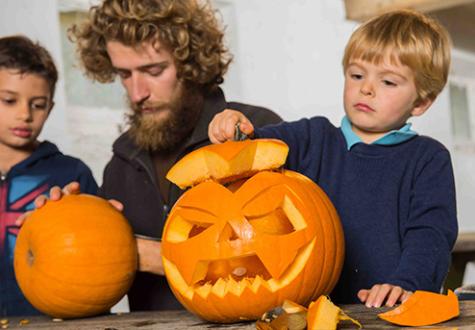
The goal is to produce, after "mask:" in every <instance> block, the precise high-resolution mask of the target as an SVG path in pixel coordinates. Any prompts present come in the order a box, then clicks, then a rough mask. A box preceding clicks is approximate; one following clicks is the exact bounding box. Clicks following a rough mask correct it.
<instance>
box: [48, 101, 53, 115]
mask: <svg viewBox="0 0 475 330" xmlns="http://www.w3.org/2000/svg"><path fill="white" fill-rule="evenodd" d="M53 107H54V102H53V101H51V103H50V105H49V109H48V115H49V114H50V113H51V110H53Z"/></svg>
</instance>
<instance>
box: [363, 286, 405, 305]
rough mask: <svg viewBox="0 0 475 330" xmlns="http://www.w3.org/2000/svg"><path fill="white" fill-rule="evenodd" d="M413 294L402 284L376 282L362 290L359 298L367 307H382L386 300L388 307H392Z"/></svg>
mask: <svg viewBox="0 0 475 330" xmlns="http://www.w3.org/2000/svg"><path fill="white" fill-rule="evenodd" d="M411 294H412V292H411V291H406V290H404V289H403V288H401V287H400V286H395V285H391V284H387V283H385V284H375V285H373V287H372V288H371V289H363V290H360V291H359V292H358V298H359V299H360V301H361V302H362V303H364V304H365V305H366V307H381V306H382V305H383V303H384V302H385V301H386V304H385V305H386V306H387V307H392V306H394V305H395V304H396V303H398V302H401V303H403V302H404V301H406V300H407V298H409V297H410V296H411Z"/></svg>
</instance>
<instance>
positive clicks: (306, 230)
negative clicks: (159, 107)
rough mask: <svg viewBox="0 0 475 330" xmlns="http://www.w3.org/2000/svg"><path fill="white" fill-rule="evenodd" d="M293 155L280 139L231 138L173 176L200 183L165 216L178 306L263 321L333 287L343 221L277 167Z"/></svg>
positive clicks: (308, 184)
mask: <svg viewBox="0 0 475 330" xmlns="http://www.w3.org/2000/svg"><path fill="white" fill-rule="evenodd" d="M287 152H288V147H287V145H285V144H284V143H283V142H281V141H278V140H267V139H262V140H254V141H243V142H226V143H224V144H221V145H211V146H207V147H204V148H201V149H199V150H196V151H194V152H192V153H190V154H188V155H187V156H185V157H184V158H183V159H182V160H180V162H178V163H177V164H175V166H174V167H173V168H172V169H171V170H170V172H169V174H168V176H167V177H168V178H169V179H170V180H171V181H173V182H174V183H176V184H177V185H179V186H181V187H186V186H188V185H195V186H194V187H192V188H191V189H189V190H188V191H186V192H185V193H184V194H183V195H182V196H181V198H180V199H179V200H178V201H177V203H176V204H175V206H174V207H173V209H172V211H171V213H170V215H169V217H168V219H167V222H166V225H165V228H164V232H163V237H162V257H163V265H164V269H165V273H166V276H167V279H168V282H169V284H170V287H171V288H172V290H173V292H174V294H175V295H176V297H177V298H178V300H180V302H181V303H182V304H183V305H184V306H185V307H186V308H187V309H188V310H190V311H191V312H193V313H196V314H197V315H198V316H200V317H202V318H203V319H206V320H210V321H214V322H234V321H239V320H253V319H257V318H259V317H260V316H261V315H262V314H263V313H264V312H265V311H267V310H269V309H271V308H273V307H275V306H280V305H282V303H283V302H284V300H285V299H289V300H292V301H295V302H297V303H300V304H307V303H308V302H310V301H311V300H312V299H313V298H315V297H317V296H319V295H321V294H328V293H329V292H330V291H331V290H332V288H333V287H334V285H335V284H336V281H337V280H338V277H339V274H340V271H341V267H342V263H343V255H344V240H343V232H342V228H341V224H340V222H339V218H338V215H337V213H336V211H335V208H334V207H333V206H332V204H331V202H330V200H329V199H328V197H327V196H326V195H325V193H324V192H323V191H322V190H321V189H320V188H319V187H318V186H317V185H316V184H315V183H313V182H312V181H311V180H310V179H308V178H306V177H304V176H303V175H301V174H298V173H296V172H292V171H275V169H276V168H278V167H280V166H282V164H283V163H284V162H285V159H286V157H287ZM269 169H274V171H270V170H269ZM224 182H227V183H228V184H227V185H223V183H224Z"/></svg>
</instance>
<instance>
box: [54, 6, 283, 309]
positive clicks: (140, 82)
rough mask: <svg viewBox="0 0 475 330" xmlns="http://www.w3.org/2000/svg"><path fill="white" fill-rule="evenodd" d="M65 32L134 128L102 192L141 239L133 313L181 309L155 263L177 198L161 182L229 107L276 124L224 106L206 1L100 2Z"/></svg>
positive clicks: (224, 55)
mask: <svg viewBox="0 0 475 330" xmlns="http://www.w3.org/2000/svg"><path fill="white" fill-rule="evenodd" d="M70 32H71V39H72V40H73V42H75V43H76V44H77V49H78V53H79V57H80V61H81V64H82V66H83V67H84V69H85V72H86V74H87V75H88V76H89V77H90V78H92V79H94V80H97V81H99V82H111V81H113V80H114V78H115V77H116V76H119V78H120V80H121V82H122V85H123V86H124V88H125V90H126V92H127V95H128V99H129V102H130V108H131V112H130V114H129V115H128V123H129V126H130V128H129V129H128V131H127V132H126V133H124V134H123V135H122V136H120V137H119V138H118V139H117V140H116V141H115V143H114V145H113V152H114V155H113V157H112V159H111V160H110V162H109V163H108V164H107V166H106V168H105V170H104V178H103V184H102V187H101V189H100V192H99V194H100V195H101V196H103V197H105V198H108V199H114V200H117V201H119V202H120V203H122V205H123V212H124V215H125V216H126V217H127V219H128V220H129V221H130V223H131V225H132V227H133V230H134V232H135V233H136V235H137V242H138V251H139V261H140V264H139V269H140V271H139V272H138V273H137V277H136V280H135V282H134V285H133V287H132V288H131V290H130V292H129V295H128V297H129V304H130V308H131V310H157V309H176V308H181V307H180V305H179V303H178V301H177V300H176V299H175V297H174V296H173V294H172V293H171V290H170V289H169V287H168V284H167V281H166V279H165V277H164V276H163V275H164V273H163V267H162V264H161V257H160V242H159V238H160V237H161V235H162V228H163V225H164V222H165V219H166V217H167V214H168V211H169V209H170V207H171V206H172V205H173V204H174V203H175V201H176V200H177V199H178V197H179V195H180V194H181V192H180V190H179V188H178V187H176V186H174V185H172V184H171V183H170V182H168V181H167V180H166V179H165V174H166V173H167V171H168V170H169V168H170V167H171V166H172V165H173V164H174V163H175V162H176V161H177V160H178V159H180V158H181V157H182V156H184V155H185V154H186V153H188V152H190V151H192V150H194V149H196V148H199V147H201V146H204V145H206V144H209V143H210V142H209V140H208V132H207V129H208V123H209V122H210V121H211V119H212V118H213V116H214V115H215V114H217V113H219V112H221V111H222V110H224V109H225V108H232V109H237V110H239V111H241V112H243V113H245V114H246V116H248V118H252V120H253V123H256V124H257V125H258V126H261V125H265V124H271V123H277V122H279V121H280V118H279V116H277V115H276V114H275V113H273V112H271V111H270V110H267V109H264V108H259V107H254V106H250V105H244V104H241V103H227V102H226V100H225V98H224V95H223V92H222V90H221V89H220V88H219V85H220V84H221V83H222V82H223V75H224V74H225V72H226V70H227V68H228V65H229V63H230V61H231V57H230V56H229V54H228V51H227V49H226V48H225V46H224V44H223V32H222V29H221V28H220V27H219V25H218V22H217V20H216V17H215V11H214V10H213V9H212V8H211V6H210V4H209V3H208V2H207V1H206V2H205V1H199V2H198V1H197V0H105V1H103V2H102V3H101V4H100V5H98V6H93V7H92V8H91V9H90V15H89V19H88V20H87V22H85V23H84V24H83V25H81V26H74V27H73V28H72V29H71V31H70ZM68 189H70V190H75V189H77V185H76V186H75V185H72V186H71V185H70V186H69V188H68ZM53 196H54V194H53ZM51 198H52V199H55V198H54V197H51Z"/></svg>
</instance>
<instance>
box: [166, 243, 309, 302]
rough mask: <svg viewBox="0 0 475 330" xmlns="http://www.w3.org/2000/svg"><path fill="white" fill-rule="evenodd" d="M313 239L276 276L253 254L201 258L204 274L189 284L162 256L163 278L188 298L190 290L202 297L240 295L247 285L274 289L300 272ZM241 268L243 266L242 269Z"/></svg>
mask: <svg viewBox="0 0 475 330" xmlns="http://www.w3.org/2000/svg"><path fill="white" fill-rule="evenodd" d="M315 240H316V239H315V238H314V239H313V240H312V241H311V242H310V243H308V244H306V245H305V246H303V247H302V248H301V249H300V251H299V252H298V254H297V255H296V257H295V260H294V261H293V263H292V264H291V265H290V266H289V267H288V269H287V270H286V271H285V273H284V274H283V275H282V276H281V277H280V278H279V279H275V278H272V277H271V276H270V275H269V272H268V271H267V270H266V269H265V267H264V265H263V264H262V262H261V261H260V260H259V258H258V257H257V256H256V255H252V256H245V257H239V258H235V260H234V259H233V260H230V261H211V262H204V261H202V262H201V263H204V264H202V265H201V266H206V265H207V266H209V267H208V272H207V274H206V278H205V280H202V281H199V282H197V283H195V284H193V285H188V284H187V283H186V281H185V279H184V278H183V276H182V275H181V274H180V271H179V270H178V269H177V267H176V266H175V265H174V264H173V263H172V262H171V261H169V260H168V259H166V258H165V257H164V258H163V265H164V268H165V270H166V271H167V278H168V280H169V281H170V282H171V283H170V285H171V286H172V287H174V288H176V289H178V291H179V292H180V294H181V295H183V296H184V297H186V298H187V299H190V300H191V299H193V295H194V294H198V295H200V296H201V297H202V298H204V299H206V298H207V297H208V295H210V294H214V295H217V296H219V297H223V296H225V295H226V294H228V293H232V294H234V295H237V296H240V295H241V294H242V292H243V291H244V290H245V289H250V290H251V291H253V292H254V293H256V292H257V291H259V290H261V289H263V288H264V289H266V290H267V291H269V292H276V291H278V290H280V289H281V288H283V287H285V286H286V285H288V284H289V283H290V282H292V281H293V280H294V279H295V278H296V277H297V276H298V275H299V274H301V272H302V269H303V268H304V267H305V265H306V264H307V261H308V259H309V258H310V255H311V253H312V250H313V249H314V246H315ZM215 266H220V267H221V269H222V271H221V270H220V271H217V269H216V268H215ZM242 268H245V270H246V272H245V273H243V271H244V269H242ZM223 275H224V276H223Z"/></svg>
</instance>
